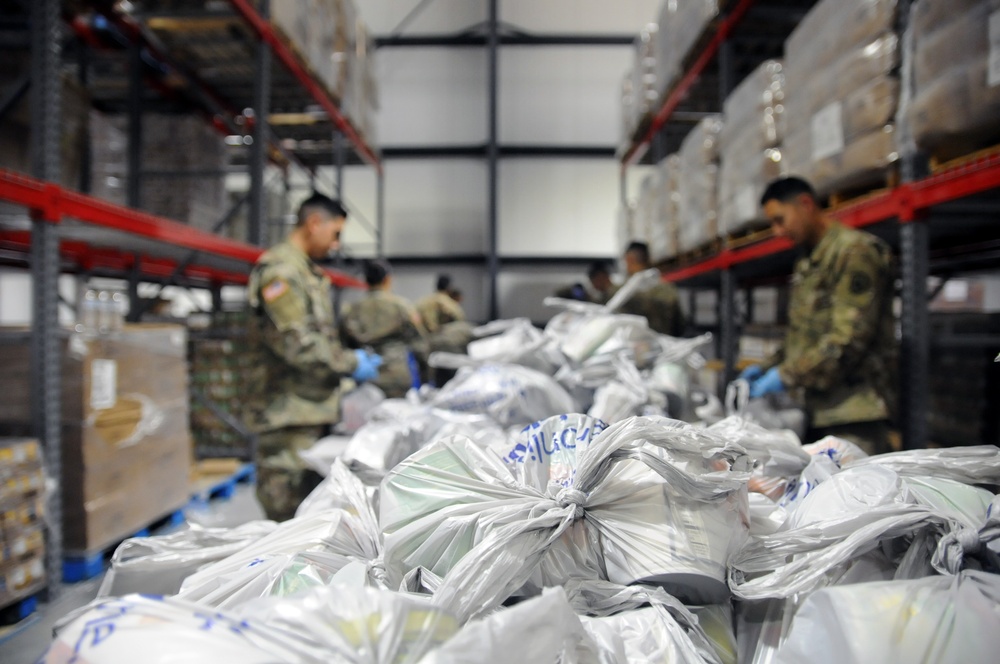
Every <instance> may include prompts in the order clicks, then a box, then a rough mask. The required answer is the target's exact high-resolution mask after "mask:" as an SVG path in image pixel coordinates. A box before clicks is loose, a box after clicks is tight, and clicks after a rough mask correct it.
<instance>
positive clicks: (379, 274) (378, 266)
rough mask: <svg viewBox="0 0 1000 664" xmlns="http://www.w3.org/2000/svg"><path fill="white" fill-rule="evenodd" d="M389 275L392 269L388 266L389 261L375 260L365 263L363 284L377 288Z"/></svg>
mask: <svg viewBox="0 0 1000 664" xmlns="http://www.w3.org/2000/svg"><path fill="white" fill-rule="evenodd" d="M390 274H392V267H391V266H390V265H389V261H386V260H383V259H381V258H377V259H375V260H370V261H367V262H366V263H365V283H366V284H368V285H369V286H378V285H379V284H380V283H382V282H383V281H385V278H386V277H388V276H389V275H390Z"/></svg>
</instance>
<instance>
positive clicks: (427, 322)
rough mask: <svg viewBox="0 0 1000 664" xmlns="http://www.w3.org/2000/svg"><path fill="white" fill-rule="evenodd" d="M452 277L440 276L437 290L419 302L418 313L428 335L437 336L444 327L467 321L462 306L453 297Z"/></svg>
mask: <svg viewBox="0 0 1000 664" xmlns="http://www.w3.org/2000/svg"><path fill="white" fill-rule="evenodd" d="M450 293H451V277H449V276H448V275H447V274H441V275H438V278H437V290H436V291H435V292H433V293H431V294H430V295H428V296H427V297H425V298H423V299H421V300H420V301H419V302H417V313H418V314H419V315H420V320H421V322H422V323H423V325H424V329H425V330H426V331H427V333H428V334H435V333H437V331H438V330H439V329H441V327H442V326H443V325H447V324H448V323H452V322H454V321H460V320H465V312H464V311H462V306H461V305H460V304H459V303H458V302H457V301H455V298H453V297H452V296H451V294H450Z"/></svg>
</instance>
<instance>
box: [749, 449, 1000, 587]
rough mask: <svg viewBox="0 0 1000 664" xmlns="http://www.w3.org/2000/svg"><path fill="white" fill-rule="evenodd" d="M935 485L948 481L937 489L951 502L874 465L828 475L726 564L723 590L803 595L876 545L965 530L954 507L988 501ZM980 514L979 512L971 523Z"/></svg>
mask: <svg viewBox="0 0 1000 664" xmlns="http://www.w3.org/2000/svg"><path fill="white" fill-rule="evenodd" d="M940 482H951V485H950V486H949V487H947V489H945V490H946V491H947V492H948V493H950V494H952V495H954V497H953V498H951V499H950V502H949V501H946V500H945V499H944V497H943V496H941V495H940V494H939V495H937V496H935V497H934V500H930V499H929V496H931V495H932V494H930V493H929V492H927V491H924V492H913V491H911V490H910V488H909V486H908V485H907V482H906V480H905V479H904V478H901V477H900V476H899V475H897V474H896V473H894V472H893V471H891V470H888V469H887V468H882V467H879V466H870V467H858V468H851V469H848V470H844V471H842V472H840V473H838V474H836V475H834V476H833V477H831V478H830V479H829V480H827V481H826V482H824V483H822V484H820V485H819V486H818V487H817V488H816V489H815V490H813V491H812V492H810V493H809V494H808V495H807V496H806V497H805V499H803V501H802V503H801V504H800V505H799V506H798V507H797V508H796V509H795V510H794V511H792V512H791V513H790V514H789V517H788V519H787V520H786V522H785V524H784V525H783V526H782V528H781V529H780V530H779V531H778V532H775V533H774V534H772V535H768V536H765V537H761V538H759V539H758V540H756V541H753V542H751V543H750V544H749V545H747V546H746V547H745V548H744V549H743V550H742V551H740V552H739V553H738V554H737V555H736V556H734V557H733V559H732V560H731V561H730V576H729V582H730V588H732V590H733V593H734V594H735V595H736V596H737V597H740V598H743V599H764V598H783V597H789V596H791V595H794V594H796V593H802V592H810V591H812V590H815V589H817V588H819V587H822V586H823V585H825V584H827V583H829V582H830V581H831V580H835V579H836V578H839V577H840V576H842V575H843V573H844V570H845V566H847V565H850V564H851V562H852V561H854V560H856V559H857V558H858V557H860V556H862V555H863V554H865V553H867V552H869V551H872V550H873V549H875V547H876V546H878V545H879V543H880V542H886V541H889V540H891V539H893V538H896V537H900V536H903V535H914V534H915V533H921V532H923V533H924V534H925V535H926V536H929V537H933V538H934V539H940V538H941V537H943V536H944V535H946V534H947V533H949V532H952V531H954V530H957V529H962V528H968V527H970V525H971V524H970V522H969V521H968V520H967V519H968V517H967V516H965V515H964V514H963V512H964V511H963V510H962V509H958V508H956V505H966V506H968V505H970V504H975V501H976V500H979V501H980V504H982V505H985V504H986V503H988V501H989V498H988V497H987V496H988V495H989V494H988V493H987V492H984V491H983V490H981V489H976V488H974V487H968V486H965V485H962V484H960V483H958V482H952V481H951V480H941V481H940ZM943 487H944V485H943V484H939V488H943ZM977 492H978V494H977ZM977 495H978V497H977ZM965 511H967V510H965ZM985 512H986V508H985V507H983V513H982V514H981V515H980V516H979V520H978V521H977V523H981V522H982V520H983V519H984V518H985Z"/></svg>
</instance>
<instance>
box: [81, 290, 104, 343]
mask: <svg viewBox="0 0 1000 664" xmlns="http://www.w3.org/2000/svg"><path fill="white" fill-rule="evenodd" d="M98 307H99V302H98V300H97V291H95V290H93V289H90V288H88V289H87V292H86V293H84V295H83V301H82V302H80V312H79V314H78V318H79V323H78V325H77V331H79V332H82V333H84V334H96V333H97V324H98V317H99V308H98Z"/></svg>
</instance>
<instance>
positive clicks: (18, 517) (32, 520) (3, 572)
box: [0, 438, 45, 608]
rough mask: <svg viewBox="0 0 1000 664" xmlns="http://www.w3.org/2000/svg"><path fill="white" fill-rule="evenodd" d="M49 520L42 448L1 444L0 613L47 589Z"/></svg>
mask: <svg viewBox="0 0 1000 664" xmlns="http://www.w3.org/2000/svg"><path fill="white" fill-rule="evenodd" d="M44 514H45V473H44V471H43V466H42V450H41V445H39V443H38V441H37V440H33V439H28V438H0V608H2V607H5V606H8V605H10V604H12V603H13V602H16V601H18V600H20V599H23V598H25V597H27V596H29V595H31V594H33V593H35V592H37V591H38V590H40V589H41V588H42V587H43V586H44V585H45V532H44V529H45V526H44V521H43V518H44Z"/></svg>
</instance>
